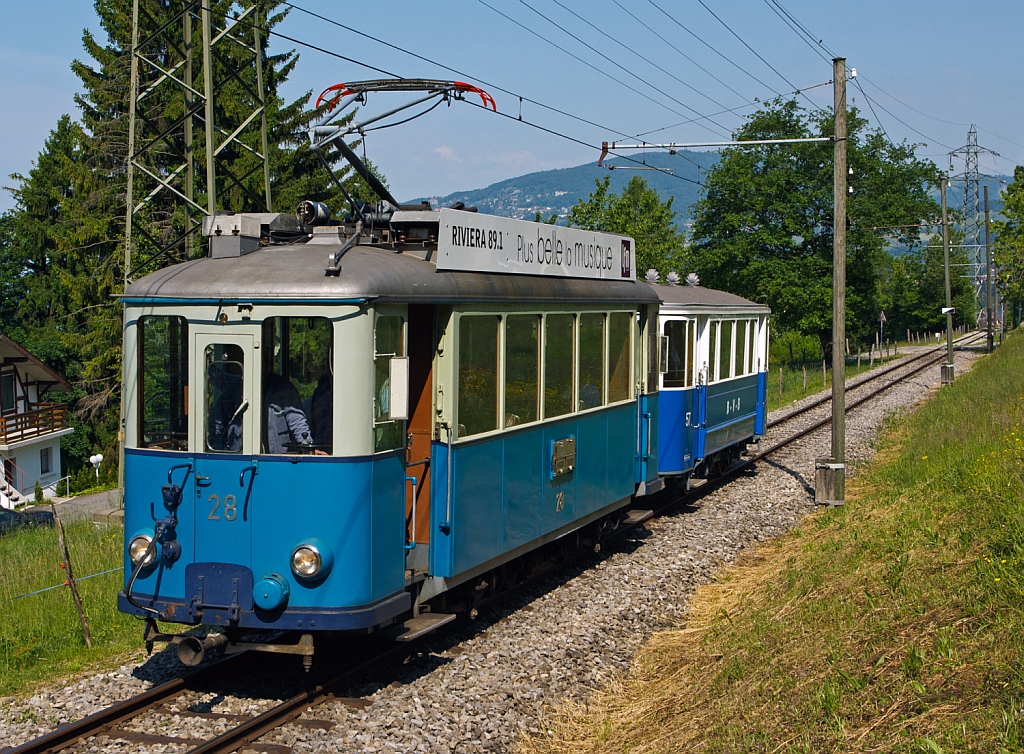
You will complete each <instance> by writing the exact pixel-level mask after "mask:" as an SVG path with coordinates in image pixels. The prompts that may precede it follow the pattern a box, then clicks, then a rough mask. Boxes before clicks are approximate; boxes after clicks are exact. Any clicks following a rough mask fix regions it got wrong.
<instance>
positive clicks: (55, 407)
mask: <svg viewBox="0 0 1024 754" xmlns="http://www.w3.org/2000/svg"><path fill="white" fill-rule="evenodd" d="M69 426H71V425H70V424H69V423H68V404H66V403H40V404H39V407H38V408H35V409H33V410H31V411H26V412H25V413H21V414H12V415H10V416H3V417H0V445H10V444H12V443H16V442H21V441H22V440H30V439H32V438H33V437H40V436H42V435H46V434H49V433H50V432H57V431H59V430H62V429H67V428H68V427H69Z"/></svg>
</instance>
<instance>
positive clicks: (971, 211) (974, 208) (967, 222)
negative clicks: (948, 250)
mask: <svg viewBox="0 0 1024 754" xmlns="http://www.w3.org/2000/svg"><path fill="white" fill-rule="evenodd" d="M982 153H986V154H991V155H996V156H997V157H998V155H997V154H996V153H995V152H993V151H992V150H991V149H986V148H985V147H979V146H978V130H977V128H975V126H974V124H973V123H972V124H971V127H970V129H969V130H968V131H967V144H965V145H964V146H962V147H960V148H959V149H954V150H953V151H952V152H950V153H949V157H950V161H952V158H953V157H960V158H962V159H963V161H964V172H963V175H962V176H958V177H959V178H960V179H961V180H963V182H964V192H963V216H964V217H963V228H964V240H963V245H964V248H965V249H966V250H967V258H968V259H969V260H970V267H969V268H968V269H969V271H970V278H971V282H972V283H973V284H974V295H975V297H976V298H977V299H978V301H981V300H982V297H983V291H984V289H985V247H984V245H983V244H982V242H981V229H982V228H983V227H984V224H985V223H984V220H983V218H982V208H981V187H980V170H979V167H978V158H979V155H981V154H982Z"/></svg>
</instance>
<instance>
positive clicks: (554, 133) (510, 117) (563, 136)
mask: <svg viewBox="0 0 1024 754" xmlns="http://www.w3.org/2000/svg"><path fill="white" fill-rule="evenodd" d="M284 4H285V5H287V6H289V7H292V8H295V9H296V10H299V11H301V12H304V13H307V14H309V15H311V16H314V17H316V18H319V19H321V20H323V21H325V22H327V23H331V24H334V25H336V26H339V27H341V28H344V29H345V30H347V31H352V32H353V33H356V34H359V35H360V36H364V37H367V38H369V39H372V40H373V41H375V42H378V43H380V44H384V45H386V46H388V47H391V48H392V49H395V50H398V51H400V52H403V53H406V54H408V55H411V56H413V57H415V58H418V59H420V60H423V61H424V62H427V63H431V64H432V65H436V66H439V67H440V68H443V69H445V70H448V71H450V72H452V73H455V74H457V75H459V76H464V77H466V78H472V79H475V80H476V81H479V82H480V83H482V84H483V85H484V86H488V87H491V88H493V89H495V90H498V91H502V92H505V93H506V94H509V95H510V96H513V97H520V99H522V100H525V101H529V102H532V103H533V104H536V105H538V106H540V107H544V108H546V109H548V110H552V111H554V112H558V113H560V114H562V115H566V116H568V117H570V118H574V119H576V120H580V121H582V122H585V123H587V124H589V125H592V126H595V127H597V128H603V129H605V130H607V131H611V132H613V133H616V134H619V135H621V136H630V134H626V133H624V132H622V131H619V130H618V129H613V128H608V127H606V126H602V125H600V124H598V123H594V122H593V121H588V120H585V119H583V118H579V117H578V116H574V115H572V114H571V113H567V112H564V111H561V110H558V109H557V108H553V107H550V106H548V105H544V104H543V103H540V102H536V101H534V100H529V99H527V98H526V97H521V96H520V95H518V94H516V93H515V92H512V91H510V90H507V89H504V88H502V87H499V86H495V85H492V84H489V83H487V82H486V81H483V80H482V79H479V78H476V77H475V76H471V75H469V74H467V73H463V72H461V71H458V70H456V69H453V68H450V67H448V66H445V65H443V64H441V63H437V62H435V61H433V60H430V59H429V58H425V57H423V56H422V55H418V54H417V53H414V52H411V51H409V50H405V49H403V48H401V47H398V46H397V45H394V44H391V43H390V42H385V41H383V40H380V39H377V38H375V37H371V36H370V35H369V34H366V33H364V32H359V31H356V30H355V29H351V28H350V27H347V26H345V25H344V24H341V23H340V22H337V21H334V20H333V19H330V18H327V17H325V16H321V15H320V14H318V13H314V12H313V11H309V10H306V9H305V8H301V7H299V6H297V5H295V4H294V3H290V2H285V3H284ZM265 31H267V33H269V34H273V35H275V36H278V37H280V38H282V39H285V40H287V41H289V42H292V43H293V44H298V45H301V46H303V47H308V48H309V49H313V50H316V51H317V52H321V53H323V54H325V55H329V56H331V57H337V58H340V59H343V60H346V61H348V62H352V63H354V64H356V65H361V66H364V67H368V68H372V69H373V70H375V71H377V72H379V73H383V74H385V75H386V76H391V77H393V78H399V79H400V78H404V77H402V76H399V75H398V74H395V73H391V72H390V71H385V70H383V69H380V68H376V67H374V66H370V65H368V64H366V63H362V62H361V61H358V60H354V59H352V58H347V57H345V56H344V55H341V54H340V53H337V52H334V51H333V50H328V49H325V48H322V47H318V46H316V45H312V44H309V43H307V42H303V41H301V40H298V39H295V38H293V37H289V36H286V35H284V34H280V33H277V32H274V31H271V30H269V29H265ZM467 104H470V105H473V106H474V107H477V106H478V105H477V103H475V102H471V101H468V100H467ZM483 109H485V110H487V111H488V112H491V113H492V114H494V113H495V111H492V110H491V109H490V108H483ZM496 114H497V115H500V116H501V117H503V118H506V119H508V120H513V121H516V122H519V123H523V124H525V125H527V126H530V127H531V128H535V129H537V130H539V131H543V132H544V133H548V134H551V135H552V136H557V137H559V138H561V139H565V140H567V141H571V142H573V143H575V144H580V145H582V146H585V147H587V148H588V149H593V150H595V151H600V148H599V147H596V146H595V145H593V144H591V143H589V142H586V141H583V140H582V139H577V138H576V137H574V136H569V135H568V134H564V133H561V132H560V131H556V130H554V129H552V128H548V127H546V126H542V125H540V124H539V123H533V122H531V121H528V120H524V119H523V117H522V116H521V115H520V116H518V117H517V116H514V115H511V114H509V113H504V112H501V111H497V112H496ZM623 159H625V160H626V161H628V162H632V163H634V164H636V165H643V164H644V163H643V162H641V161H640V160H636V159H632V158H630V157H625V156H623ZM670 175H672V177H673V178H676V179H678V180H681V181H685V182H686V183H692V184H695V185H697V186H701V185H702V184H701V183H700V181H695V180H693V179H692V178H686V177H685V176H681V175H675V174H674V173H672V174H670Z"/></svg>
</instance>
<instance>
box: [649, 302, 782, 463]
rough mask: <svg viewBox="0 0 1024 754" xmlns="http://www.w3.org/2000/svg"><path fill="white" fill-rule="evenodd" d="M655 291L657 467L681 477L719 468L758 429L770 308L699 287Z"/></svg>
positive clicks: (761, 431) (754, 436) (761, 418)
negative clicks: (658, 359) (658, 341)
mask: <svg viewBox="0 0 1024 754" xmlns="http://www.w3.org/2000/svg"><path fill="white" fill-rule="evenodd" d="M655 290H657V292H658V295H659V298H660V299H661V308H660V313H659V325H660V330H659V331H660V335H661V370H660V371H661V385H660V388H661V390H660V393H659V397H658V400H659V406H660V411H659V420H658V461H659V471H660V473H661V475H662V476H664V477H675V478H677V479H678V478H681V479H683V480H684V481H687V480H689V478H690V476H691V475H696V476H706V475H707V474H709V473H714V472H716V471H720V470H722V469H724V468H725V467H727V466H728V464H729V463H730V462H731V461H732V460H734V459H735V458H738V457H739V454H740V453H741V452H742V450H743V448H744V446H745V444H746V443H748V442H753V441H756V440H757V439H759V438H760V436H761V435H762V434H764V430H765V399H766V391H767V376H768V315H769V309H768V307H766V306H762V305H759V304H755V303H754V302H752V301H748V300H747V299H744V298H741V297H739V296H736V295H733V294H731V293H725V292H724V291H716V290H712V289H709V288H703V287H701V286H695V285H682V286H673V285H661V286H656V287H655Z"/></svg>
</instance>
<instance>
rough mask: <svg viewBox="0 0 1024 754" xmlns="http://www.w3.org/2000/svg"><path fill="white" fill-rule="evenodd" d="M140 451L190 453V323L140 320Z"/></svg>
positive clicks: (173, 319)
mask: <svg viewBox="0 0 1024 754" xmlns="http://www.w3.org/2000/svg"><path fill="white" fill-rule="evenodd" d="M138 344H139V346H138V348H139V350H138V353H139V375H140V377H139V408H138V412H139V413H138V416H139V434H138V438H139V439H138V446H139V447H140V448H159V449H161V450H188V323H186V322H185V318H184V317H165V316H145V317H140V318H139V337H138Z"/></svg>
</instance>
